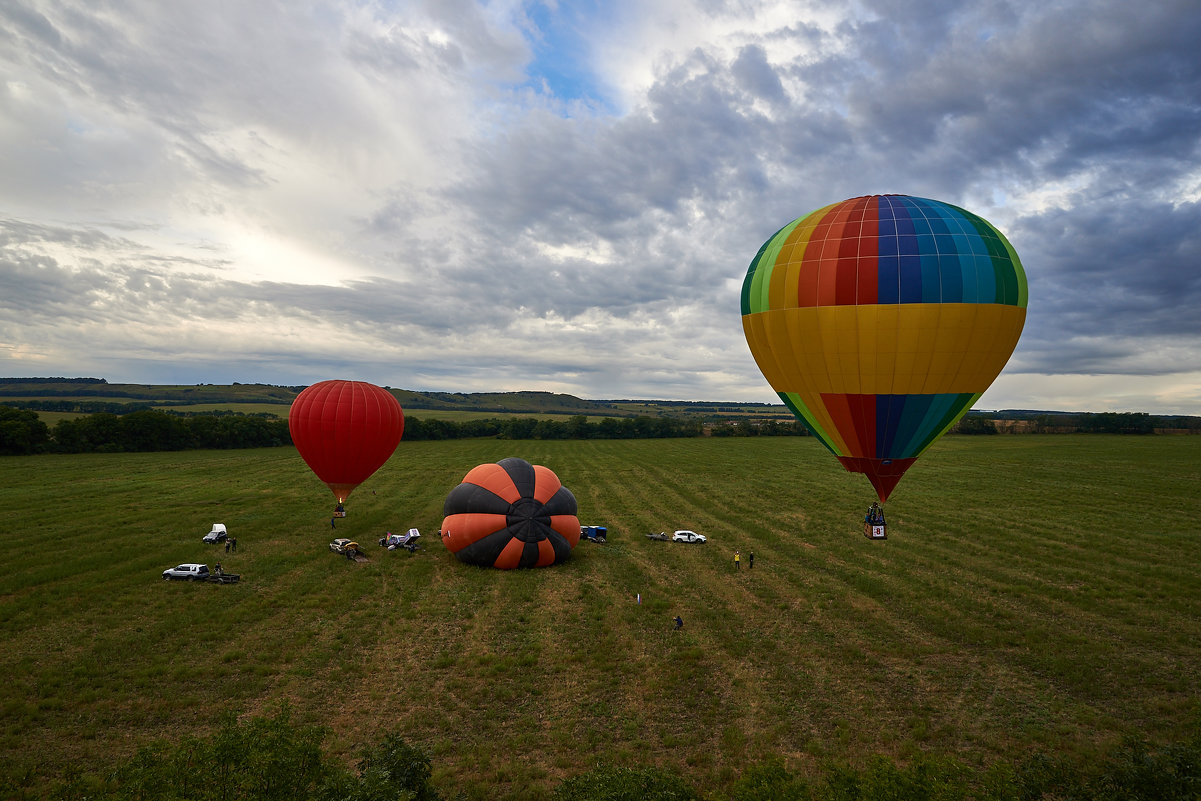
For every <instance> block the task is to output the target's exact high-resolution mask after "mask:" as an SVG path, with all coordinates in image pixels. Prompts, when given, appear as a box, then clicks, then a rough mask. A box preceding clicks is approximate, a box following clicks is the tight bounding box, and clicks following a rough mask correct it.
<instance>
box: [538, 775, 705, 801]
mask: <svg viewBox="0 0 1201 801" xmlns="http://www.w3.org/2000/svg"><path fill="white" fill-rule="evenodd" d="M552 797H553V798H554V799H555V801H701V796H700V795H698V794H697V792H696V790H694V789H693V788H692V787H691V786H690V785H689V784H688V783H687V782H685V781H684V780H683V779H682V778H680V777H679V776H677V775H676V774H674V773H669V772H667V771H664V770H661V769H659V768H614V767H598V768H596V769H595V770H591V771H589V772H587V773H583V774H581V775H579V776H575V777H572V778H570V779H565V780H564V781H563V783H562V784H560V785H559V786H558V787H556V788H555V791H554V794H553V796H552Z"/></svg>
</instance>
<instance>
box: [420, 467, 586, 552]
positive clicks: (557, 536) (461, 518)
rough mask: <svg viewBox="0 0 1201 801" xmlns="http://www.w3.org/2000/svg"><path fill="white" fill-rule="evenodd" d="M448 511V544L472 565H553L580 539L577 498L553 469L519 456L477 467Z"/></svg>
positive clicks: (456, 491)
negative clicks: (531, 462) (533, 463)
mask: <svg viewBox="0 0 1201 801" xmlns="http://www.w3.org/2000/svg"><path fill="white" fill-rule="evenodd" d="M442 511H443V514H444V515H445V519H444V520H443V521H442V541H443V542H444V543H445V544H446V547H447V548H449V549H450V551H451V552H452V553H454V555H455V556H456V557H457V558H458V559H459V561H461V562H466V563H468V564H473V565H481V566H484V567H498V568H501V569H506V570H508V569H512V568H517V567H547V566H548V565H553V564H558V563H559V562H563V561H565V560H567V559H569V558H570V557H571V550H572V548H574V547H575V546H576V543H578V542H579V540H580V521H579V518H578V517H576V512H577V506H576V500H575V496H574V495H572V494H571V492H570V491H569V490H568V489H567V488H566V487H564V486H563V485H562V483H561V482H560V481H559V477H558V476H556V475H555V473H554V471H552V470H551V469H549V468H547V467H543V466H542V465H531V464H530V463H529V462H527V461H525V460H524V459H518V458H516V457H510V458H508V459H502V460H501V461H499V462H497V463H495V464H482V465H479V466H477V467H474V468H472V469H471V471H469V472H468V473H467V475H466V476H464V477H463V483H461V484H459V486H457V487H455V488H454V489H453V490H451V492H450V494H449V495H447V496H446V502H445V504H444V505H443V509H442Z"/></svg>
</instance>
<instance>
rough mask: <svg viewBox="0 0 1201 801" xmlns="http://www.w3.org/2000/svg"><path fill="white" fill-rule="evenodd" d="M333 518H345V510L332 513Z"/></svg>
mask: <svg viewBox="0 0 1201 801" xmlns="http://www.w3.org/2000/svg"><path fill="white" fill-rule="evenodd" d="M334 517H346V510H345V509H343V510H342V511H340V512H334Z"/></svg>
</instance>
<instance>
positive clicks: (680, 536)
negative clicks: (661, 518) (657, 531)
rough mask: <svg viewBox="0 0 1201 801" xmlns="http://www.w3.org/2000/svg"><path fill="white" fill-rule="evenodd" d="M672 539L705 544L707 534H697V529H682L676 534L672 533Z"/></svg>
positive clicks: (673, 540)
mask: <svg viewBox="0 0 1201 801" xmlns="http://www.w3.org/2000/svg"><path fill="white" fill-rule="evenodd" d="M671 541H672V542H696V543H700V544H701V545H704V544H705V535H704V534H697V533H696V532H695V531H689V530H688V529H680V530H679V531H677V532H676V533H675V534H672V535H671Z"/></svg>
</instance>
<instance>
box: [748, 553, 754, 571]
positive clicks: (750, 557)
mask: <svg viewBox="0 0 1201 801" xmlns="http://www.w3.org/2000/svg"><path fill="white" fill-rule="evenodd" d="M754 566H755V552H754V551H751V552H750V553H748V554H747V555H746V567H747V570H750V569H751V568H753V567H754Z"/></svg>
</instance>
